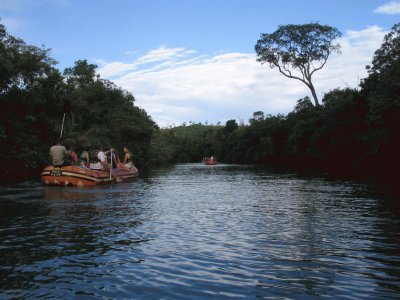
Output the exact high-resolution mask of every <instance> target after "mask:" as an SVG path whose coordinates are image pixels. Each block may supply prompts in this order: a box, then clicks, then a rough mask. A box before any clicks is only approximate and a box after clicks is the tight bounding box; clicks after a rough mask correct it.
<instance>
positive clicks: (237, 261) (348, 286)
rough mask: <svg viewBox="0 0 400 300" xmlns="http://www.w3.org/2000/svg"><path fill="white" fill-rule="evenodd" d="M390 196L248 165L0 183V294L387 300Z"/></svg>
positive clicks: (390, 291)
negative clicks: (98, 179) (66, 181)
mask: <svg viewBox="0 0 400 300" xmlns="http://www.w3.org/2000/svg"><path fill="white" fill-rule="evenodd" d="M399 200H400V199H396V198H390V197H387V196H386V195H385V193H384V191H382V190H380V189H379V188H377V187H374V186H369V185H366V184H361V183H357V182H352V181H335V180H328V179H325V178H324V177H318V176H307V177H304V176H300V175H298V174H296V173H291V172H275V171H271V170H268V169H262V168H256V167H252V166H236V165H223V164H220V165H217V166H205V165H202V164H182V165H175V166H172V167H166V168H158V169H153V170H150V171H148V172H142V173H141V175H140V177H139V178H138V179H137V180H135V181H131V182H124V183H120V184H114V185H110V186H102V187H96V188H74V187H46V186H42V185H41V184H40V183H39V181H38V180H33V181H25V182H22V183H16V184H8V185H3V186H0V298H1V299H37V298H51V299H52V298H60V299H234V298H237V299H320V298H332V299H400V209H399V203H400V202H399Z"/></svg>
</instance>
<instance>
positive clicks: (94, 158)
mask: <svg viewBox="0 0 400 300" xmlns="http://www.w3.org/2000/svg"><path fill="white" fill-rule="evenodd" d="M99 151H100V150H98V149H94V150H92V151H90V152H89V161H90V163H92V164H95V163H98V162H99V161H100V159H99V158H98V157H97V154H99Z"/></svg>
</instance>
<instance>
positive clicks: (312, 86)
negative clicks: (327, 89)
mask: <svg viewBox="0 0 400 300" xmlns="http://www.w3.org/2000/svg"><path fill="white" fill-rule="evenodd" d="M309 88H310V90H311V94H312V96H313V98H314V102H315V106H319V101H318V97H317V93H316V92H315V88H314V85H313V84H312V82H311V81H310V85H309Z"/></svg>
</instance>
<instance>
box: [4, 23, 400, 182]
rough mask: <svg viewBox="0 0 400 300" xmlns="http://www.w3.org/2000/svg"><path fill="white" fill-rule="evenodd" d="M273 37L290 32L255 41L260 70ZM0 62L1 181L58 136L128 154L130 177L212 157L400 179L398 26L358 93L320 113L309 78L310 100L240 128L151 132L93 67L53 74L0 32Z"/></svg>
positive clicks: (334, 95)
mask: <svg viewBox="0 0 400 300" xmlns="http://www.w3.org/2000/svg"><path fill="white" fill-rule="evenodd" d="M306 25H315V24H306ZM298 28H300V29H307V28H305V27H298ZM298 28H297V29H298ZM315 28H316V27H315V26H314V29H315ZM318 28H319V27H318ZM281 29H285V30H286V31H285V32H288V31H287V30H294V29H296V28H294V29H293V27H285V28H279V29H278V30H277V31H276V32H274V34H275V36H273V34H271V35H262V38H261V39H260V40H259V41H258V42H257V45H256V52H257V54H258V60H259V61H260V62H263V63H269V64H275V63H277V60H276V59H274V58H273V57H271V56H268V55H267V54H268V53H267V52H265V51H266V50H268V46H269V45H270V44H271V43H276V41H275V40H273V39H272V38H274V37H275V38H276V37H277V35H278V34H281V32H280V31H279V30H281ZM320 29H323V28H320ZM325 29H326V28H325ZM328 29H329V28H328ZM289 32H290V31H289ZM330 32H331V33H332V36H331V37H332V38H334V37H337V36H340V35H339V33H338V32H337V31H335V30H333V31H330ZM319 42H320V41H319ZM268 43H269V44H268ZM336 46H337V45H335V47H336ZM332 50H333V49H332ZM263 54H266V56H263ZM0 60H1V63H0V68H1V71H0V106H1V110H0V172H1V177H2V178H6V177H12V176H18V175H21V174H22V175H24V174H27V173H28V172H31V171H32V170H33V171H34V172H37V170H40V169H41V168H42V167H43V166H45V165H47V164H49V158H48V150H49V148H50V146H51V145H52V143H53V141H54V137H55V136H57V135H59V134H60V131H61V127H62V126H63V139H64V142H65V143H70V144H71V146H74V147H75V148H77V149H79V148H80V147H84V146H87V145H88V144H91V145H94V144H96V143H101V144H102V145H103V146H105V147H106V146H112V147H114V148H115V149H122V147H123V145H128V146H129V147H130V149H131V150H132V152H133V153H134V160H135V164H136V165H137V166H138V167H139V168H140V167H141V166H145V165H150V164H163V163H180V162H200V161H201V159H202V158H203V157H205V156H210V155H214V156H215V157H217V158H218V161H220V162H227V163H240V164H260V165H277V166H285V167H299V168H305V169H309V168H317V169H320V170H326V171H328V172H331V173H335V174H339V175H340V174H342V175H343V176H345V175H349V174H354V175H358V176H362V177H365V178H369V179H375V180H378V181H381V182H387V183H390V182H392V183H395V180H396V179H395V178H396V176H393V173H395V172H396V171H397V170H399V169H400V158H399V153H400V139H399V133H400V81H399V80H400V23H398V24H395V25H394V26H393V27H392V30H391V31H390V32H389V33H388V34H387V35H386V36H385V39H384V41H383V43H382V45H381V47H380V48H379V49H377V50H376V52H375V54H374V57H373V60H372V62H371V65H370V66H367V68H368V76H367V78H364V79H362V80H361V82H360V85H359V87H358V88H356V89H351V88H345V89H334V90H331V91H326V92H325V94H324V97H323V99H321V103H320V102H319V100H318V99H317V98H316V93H315V90H314V87H313V86H312V82H311V75H310V77H309V79H310V80H309V81H307V80H306V81H305V82H304V83H305V84H307V86H309V87H310V91H311V92H312V99H311V98H310V97H308V96H306V97H304V98H302V99H298V100H297V104H296V106H295V107H294V109H293V111H292V112H290V113H289V114H287V115H270V114H268V112H262V111H257V112H254V114H253V116H251V118H250V119H249V122H248V123H247V122H246V123H243V124H242V123H238V122H237V121H236V120H234V119H232V120H228V121H227V122H226V123H225V124H216V125H209V124H201V123H198V124H195V123H193V122H189V123H185V124H181V125H180V126H176V127H171V128H159V127H158V126H157V125H156V124H155V122H154V121H153V120H152V119H151V117H150V116H149V115H148V114H147V113H146V111H145V110H143V109H141V108H139V107H138V106H136V104H135V97H134V95H132V94H131V93H130V92H128V91H126V90H123V89H121V88H119V87H118V86H116V85H115V84H114V83H113V82H111V81H109V80H105V79H102V78H100V77H99V76H98V75H97V74H96V68H97V66H96V65H93V64H90V63H88V62H87V61H86V60H84V59H83V60H79V61H76V62H75V65H74V66H73V67H70V68H66V69H65V70H64V71H63V72H62V73H61V72H60V71H59V70H58V69H57V68H56V64H57V62H56V61H55V60H54V59H53V58H52V57H51V56H50V49H44V48H39V47H36V46H33V45H28V44H26V43H25V42H24V41H23V40H21V39H19V38H17V37H14V36H12V35H10V34H9V33H8V32H7V29H6V28H5V27H4V26H3V25H1V24H0ZM301 63H303V62H296V64H297V65H299V64H301ZM275 66H278V65H275ZM322 66H323V65H322ZM305 75H306V78H307V74H305ZM285 80H290V79H285ZM250 100H251V99H249V101H250ZM312 100H313V101H312ZM313 102H314V103H313ZM64 115H65V122H64V124H62V119H63V116H64ZM119 154H120V155H122V153H119Z"/></svg>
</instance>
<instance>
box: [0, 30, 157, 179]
mask: <svg viewBox="0 0 400 300" xmlns="http://www.w3.org/2000/svg"><path fill="white" fill-rule="evenodd" d="M49 51H50V50H48V49H40V48H37V47H35V46H31V45H27V44H25V42H23V41H22V40H20V39H18V38H15V37H13V36H11V35H9V34H8V33H7V31H6V29H5V27H4V26H3V25H1V24H0V105H1V107H2V110H1V111H0V120H1V123H0V157H1V158H0V163H1V165H2V166H3V168H2V170H1V171H2V172H8V171H24V170H25V169H29V168H36V167H42V166H43V165H45V164H47V163H48V162H49V161H48V153H49V148H50V146H51V145H52V143H53V141H54V137H56V136H59V135H60V134H61V127H62V124H63V122H62V120H63V118H64V116H65V122H64V126H63V131H62V136H63V138H64V139H65V140H68V141H69V143H70V144H74V146H75V147H77V148H79V147H81V146H86V145H90V144H91V145H93V144H95V143H101V144H102V145H103V147H108V146H112V147H115V148H116V149H118V150H119V154H120V155H121V158H122V147H123V146H124V145H126V146H128V147H129V148H130V149H131V151H132V152H133V155H134V160H135V163H136V164H137V165H139V166H140V165H143V164H146V163H147V162H148V161H149V160H150V141H151V136H152V134H153V133H154V132H155V131H156V130H157V127H156V125H155V123H154V122H153V121H152V120H151V118H150V117H149V116H148V115H147V113H146V112H145V111H144V110H143V109H140V108H138V107H136V106H135V105H134V100H135V99H134V97H133V95H132V94H131V93H129V92H127V91H125V90H122V89H121V88H118V87H117V86H115V85H114V84H113V83H112V82H110V81H108V80H103V79H101V78H100V77H99V76H98V75H97V74H96V68H97V66H96V65H92V64H88V63H87V61H86V60H79V61H77V62H76V63H75V66H74V67H72V68H67V69H65V71H64V76H63V75H62V74H61V73H60V72H59V71H58V70H57V69H55V68H54V64H55V63H56V62H55V61H54V60H53V59H52V58H51V57H49Z"/></svg>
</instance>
